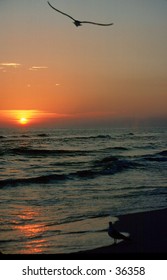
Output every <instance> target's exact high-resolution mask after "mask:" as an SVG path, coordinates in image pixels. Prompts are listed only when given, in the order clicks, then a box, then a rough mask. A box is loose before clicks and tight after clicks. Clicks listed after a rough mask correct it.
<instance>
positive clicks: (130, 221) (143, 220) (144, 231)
mask: <svg viewBox="0 0 167 280" xmlns="http://www.w3.org/2000/svg"><path fill="white" fill-rule="evenodd" d="M118 218H119V220H118V221H117V222H116V223H115V224H114V227H115V228H116V229H117V230H119V231H120V232H126V233H129V235H130V238H131V241H119V243H117V244H113V245H111V246H106V247H101V248H96V249H93V250H88V251H84V252H78V253H73V254H69V255H73V256H74V255H77V254H80V255H92V254H93V255H103V254H107V255H111V256H112V255H115V254H117V255H122V254H131V253H132V254H134V253H135V254H143V253H149V254H150V253H153V254H155V253H163V254H164V253H167V222H166V221H167V209H162V210H156V211H149V212H142V213H134V214H128V215H122V216H118ZM106 234H107V233H106Z"/></svg>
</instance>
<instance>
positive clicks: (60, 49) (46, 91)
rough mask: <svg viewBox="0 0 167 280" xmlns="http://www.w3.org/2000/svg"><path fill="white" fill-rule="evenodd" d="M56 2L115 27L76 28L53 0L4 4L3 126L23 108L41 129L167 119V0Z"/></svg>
mask: <svg viewBox="0 0 167 280" xmlns="http://www.w3.org/2000/svg"><path fill="white" fill-rule="evenodd" d="M50 2H51V3H52V4H53V5H55V6H56V7H57V8H58V9H60V10H64V11H65V12H67V13H68V12H69V13H70V14H71V15H72V16H74V17H75V15H76V16H77V17H79V18H81V19H85V20H95V21H100V22H111V21H113V22H114V25H113V26H110V27H99V26H93V25H86V24H85V25H83V26H82V27H79V28H76V27H75V26H74V25H73V23H72V22H71V21H70V19H68V18H67V17H64V16H63V15H60V14H59V13H56V12H54V11H53V10H52V9H51V8H50V7H49V6H48V4H47V1H44V0H43V1H37V0H36V1H26V0H23V1H21V0H16V1H11V0H10V1H9V0H8V1H1V2H0V29H1V30H0V31H1V42H2V43H1V47H0V48H1V54H0V126H3V124H5V125H7V124H8V125H10V124H11V125H13V124H14V123H15V121H16V119H17V118H18V114H19V112H23V110H24V112H26V111H25V110H29V111H27V113H28V112H29V113H30V110H31V112H36V113H35V114H34V115H33V114H32V116H30V117H29V120H30V119H31V123H32V124H33V123H34V124H35V123H38V124H40V123H41V125H42V124H43V123H45V122H47V123H49V122H50V123H52V124H55V125H56V121H57V120H58V119H59V121H60V120H62V122H63V124H64V123H65V122H66V121H67V124H68V121H69V120H73V123H74V124H75V120H76V122H77V124H78V121H79V120H82V121H83V120H84V119H85V121H88V122H89V120H91V121H92V122H93V120H95V121H98V120H99V122H101V121H102V120H105V119H106V120H107V121H110V120H116V119H121V118H123V119H125V118H133V119H141V118H142V119H143V118H146V119H148V118H166V117H167V113H166V112H167V110H166V104H167V56H166V50H167V36H166V30H167V18H166V11H167V2H166V1H163V0H162V1H161V0H160V1H153V0H147V1H135V0H133V1H132V0H127V1H126V3H125V1H123V0H122V1H121V0H120V1H119V3H118V1H116V0H115V1H109V0H104V1H100V0H96V1H95V0H91V1H90V0H89V1H88V0H85V1H75V0H72V1H70V3H68V1H65V0H61V1H60V0H59V1H56V2H55V1H51V0H50ZM139 2H140V3H139ZM18 110H21V111H18ZM32 110H33V111H32ZM25 114H26V113H25ZM23 117H24V116H23ZM16 122H17V121H16ZM18 123H19V121H18ZM29 124H30V121H29Z"/></svg>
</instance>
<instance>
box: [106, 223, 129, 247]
mask: <svg viewBox="0 0 167 280" xmlns="http://www.w3.org/2000/svg"><path fill="white" fill-rule="evenodd" d="M108 235H109V236H110V237H112V238H114V244H116V243H117V239H122V240H126V241H130V240H131V239H130V238H129V237H127V236H125V235H123V234H122V233H120V232H119V231H118V230H116V229H115V228H114V227H113V224H112V222H109V229H108Z"/></svg>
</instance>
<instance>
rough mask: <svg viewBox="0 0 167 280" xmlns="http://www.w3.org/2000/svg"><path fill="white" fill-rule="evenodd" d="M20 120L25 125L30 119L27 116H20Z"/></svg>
mask: <svg viewBox="0 0 167 280" xmlns="http://www.w3.org/2000/svg"><path fill="white" fill-rule="evenodd" d="M19 122H20V124H22V125H25V124H27V123H28V119H27V118H24V117H22V118H20V120H19Z"/></svg>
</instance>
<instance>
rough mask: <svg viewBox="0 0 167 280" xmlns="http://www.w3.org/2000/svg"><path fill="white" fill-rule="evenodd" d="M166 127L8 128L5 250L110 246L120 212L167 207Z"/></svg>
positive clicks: (3, 144) (2, 189)
mask: <svg viewBox="0 0 167 280" xmlns="http://www.w3.org/2000/svg"><path fill="white" fill-rule="evenodd" d="M166 136H167V133H166V130H165V129H162V128H161V129H157V128H156V129H153V128H150V129H141V128H140V129H139V128H133V129H132V128H131V129H129V128H128V129H127V128H123V129H116V128H110V129H53V128H52V129H30V128H28V127H27V128H26V127H25V128H22V129H1V133H0V251H2V252H3V253H8V254H39V253H43V254H45V253H46V254H54V253H55V254H59V253H69V252H76V251H83V250H87V249H92V248H96V247H101V246H105V245H109V244H111V243H112V240H111V238H110V237H109V236H108V235H107V232H106V229H107V227H108V222H109V221H110V220H111V221H115V220H117V216H118V215H122V214H127V213H135V212H142V211H148V210H156V209H162V208H165V207H166V206H167V180H166V179H167V177H166V167H167V148H166V139H167V138H166Z"/></svg>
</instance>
